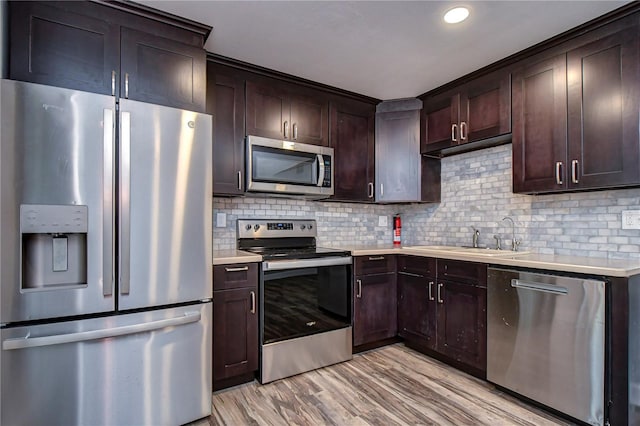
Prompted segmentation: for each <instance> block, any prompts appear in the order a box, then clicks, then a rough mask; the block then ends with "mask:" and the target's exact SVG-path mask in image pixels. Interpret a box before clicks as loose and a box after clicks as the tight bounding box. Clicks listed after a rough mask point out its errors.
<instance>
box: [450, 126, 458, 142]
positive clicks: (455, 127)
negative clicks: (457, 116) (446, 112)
mask: <svg viewBox="0 0 640 426" xmlns="http://www.w3.org/2000/svg"><path fill="white" fill-rule="evenodd" d="M457 130H458V125H457V124H456V123H453V124H452V125H451V142H458V138H457V137H456V131H457Z"/></svg>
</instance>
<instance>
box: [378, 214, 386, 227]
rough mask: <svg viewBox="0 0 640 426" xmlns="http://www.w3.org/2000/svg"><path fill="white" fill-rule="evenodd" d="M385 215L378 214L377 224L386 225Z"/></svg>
mask: <svg viewBox="0 0 640 426" xmlns="http://www.w3.org/2000/svg"><path fill="white" fill-rule="evenodd" d="M387 225H388V222H387V217H386V216H378V226H387Z"/></svg>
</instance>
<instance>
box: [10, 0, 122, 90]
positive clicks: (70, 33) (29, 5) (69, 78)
mask: <svg viewBox="0 0 640 426" xmlns="http://www.w3.org/2000/svg"><path fill="white" fill-rule="evenodd" d="M8 5H9V13H10V19H11V37H10V43H11V46H10V52H11V57H10V61H9V62H10V71H9V76H10V78H11V79H13V80H22V81H30V82H33V83H40V84H47V85H51V86H59V87H65V88H68V89H76V90H83V91H87V92H94V93H101V94H105V95H117V92H116V91H117V85H116V84H115V81H116V80H115V78H117V75H115V74H114V73H117V72H118V71H119V63H120V50H119V43H118V40H119V34H118V26H117V25H113V24H110V23H109V22H107V21H103V20H101V19H97V18H92V17H89V16H85V15H81V14H77V13H72V12H70V11H67V10H63V9H59V8H57V7H55V6H54V5H55V3H53V2H51V3H49V4H47V2H28V1H25V2H10V3H8ZM112 78H113V79H114V80H112Z"/></svg>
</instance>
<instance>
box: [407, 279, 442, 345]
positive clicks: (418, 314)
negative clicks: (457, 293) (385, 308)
mask: <svg viewBox="0 0 640 426" xmlns="http://www.w3.org/2000/svg"><path fill="white" fill-rule="evenodd" d="M435 285H436V283H435V280H434V279H432V278H429V277H422V276H419V275H415V274H412V273H407V272H398V334H399V335H400V336H401V337H403V338H405V339H408V340H414V341H418V342H420V343H422V344H423V345H424V344H426V345H427V347H429V348H431V349H435V348H436V343H437V342H436V331H437V329H436V319H437V317H436V303H435V300H436V299H435V291H436V287H435Z"/></svg>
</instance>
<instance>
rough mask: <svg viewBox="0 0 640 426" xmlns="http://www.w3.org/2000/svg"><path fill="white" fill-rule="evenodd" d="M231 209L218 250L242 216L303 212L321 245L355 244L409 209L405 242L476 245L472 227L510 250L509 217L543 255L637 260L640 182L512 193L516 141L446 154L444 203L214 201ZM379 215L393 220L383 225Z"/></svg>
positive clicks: (381, 238)
mask: <svg viewBox="0 0 640 426" xmlns="http://www.w3.org/2000/svg"><path fill="white" fill-rule="evenodd" d="M213 209H214V217H215V214H216V213H219V212H221V213H226V214H227V220H226V227H224V228H214V232H213V238H214V249H215V250H224V249H232V248H235V244H236V220H237V219H238V218H280V217H289V218H304V219H316V220H317V222H318V245H323V246H327V247H351V246H359V245H371V244H389V243H391V241H392V230H391V228H392V220H391V219H392V216H393V215H394V214H395V213H400V214H401V215H402V243H403V244H404V245H424V244H439V245H470V244H471V242H472V235H473V229H472V228H471V227H472V226H473V227H475V228H477V229H478V230H479V231H480V239H479V243H480V245H481V246H495V239H494V238H493V236H494V235H499V236H500V238H501V239H502V241H503V243H502V247H503V248H504V249H510V248H511V239H512V230H511V224H510V223H509V222H508V221H503V218H504V217H506V216H509V217H511V218H513V220H514V221H515V225H516V226H515V233H516V238H518V239H520V240H522V244H521V246H520V247H521V249H522V250H529V251H532V252H537V253H541V254H558V255H575V256H590V257H609V258H623V259H624V258H638V257H639V256H640V230H635V229H632V230H625V229H622V225H621V215H622V211H623V210H635V209H640V188H634V189H621V190H610V191H596V192H584V193H575V194H553V195H536V196H530V195H519V194H513V193H512V192H511V145H510V144H508V145H502V146H498V147H494V148H489V149H485V150H482V151H475V152H470V153H466V154H460V155H456V156H452V157H447V158H444V159H443V160H442V201H441V202H440V203H439V204H401V205H369V204H357V203H336V202H326V201H306V200H297V199H296V200H291V199H282V198H262V197H241V198H222V197H215V198H214V200H213ZM379 216H386V217H387V226H379Z"/></svg>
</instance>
